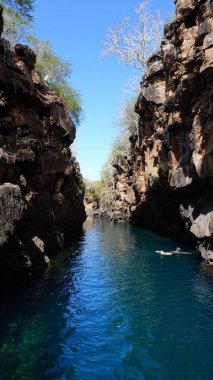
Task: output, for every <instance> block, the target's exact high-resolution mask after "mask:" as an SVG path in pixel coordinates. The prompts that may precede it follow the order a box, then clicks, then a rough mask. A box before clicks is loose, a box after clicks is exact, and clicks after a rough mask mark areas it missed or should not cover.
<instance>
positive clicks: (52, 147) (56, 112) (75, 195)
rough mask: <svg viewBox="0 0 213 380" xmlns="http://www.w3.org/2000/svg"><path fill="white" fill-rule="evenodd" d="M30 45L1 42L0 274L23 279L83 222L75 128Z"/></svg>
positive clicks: (0, 10) (41, 264) (71, 235)
mask: <svg viewBox="0 0 213 380" xmlns="http://www.w3.org/2000/svg"><path fill="white" fill-rule="evenodd" d="M1 24H3V21H2V7H0V32H1V31H2V28H1ZM35 62H36V56H35V54H34V52H33V51H32V50H31V49H30V48H29V47H28V46H25V45H21V44H17V45H15V47H14V48H13V49H11V48H10V45H9V43H8V42H7V41H6V40H4V39H3V38H0V271H1V278H2V279H3V280H4V279H7V278H11V277H20V276H22V275H23V276H24V275H25V274H26V273H28V274H29V273H32V272H33V271H34V270H37V269H42V268H44V267H46V265H47V263H48V260H49V259H48V256H50V255H51V253H52V252H53V251H55V250H57V249H59V248H63V247H64V245H66V244H68V243H69V242H70V241H72V239H73V236H74V235H75V234H76V233H77V232H78V231H79V230H80V228H81V226H82V223H83V222H84V220H85V210H84V205H83V197H84V194H83V192H84V190H83V189H84V186H83V181H82V177H81V173H80V169H79V166H78V163H77V162H76V160H75V158H74V157H73V156H72V153H71V151H70V148H69V146H70V144H72V142H73V140H74V138H75V133H76V129H75V125H74V123H73V122H72V120H71V118H70V117H69V115H68V113H67V111H66V109H65V107H64V105H63V103H62V100H61V98H60V96H59V95H58V94H57V93H56V92H54V91H52V90H51V89H50V88H49V87H48V86H47V85H46V84H45V83H44V81H43V79H42V78H41V76H40V74H39V73H38V72H37V71H36V70H35V68H34V65H35Z"/></svg>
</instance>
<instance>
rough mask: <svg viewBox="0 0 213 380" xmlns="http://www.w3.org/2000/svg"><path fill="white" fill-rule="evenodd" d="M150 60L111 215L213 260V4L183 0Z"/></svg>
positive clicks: (120, 162) (119, 167) (118, 171)
mask: <svg viewBox="0 0 213 380" xmlns="http://www.w3.org/2000/svg"><path fill="white" fill-rule="evenodd" d="M175 4H176V17H175V19H174V20H173V21H172V22H171V23H170V24H168V25H166V27H165V32H164V38H163V40H162V44H161V49H160V50H159V51H158V52H156V53H155V54H153V55H152V56H151V57H150V58H149V60H148V63H147V71H146V73H145V75H144V77H143V80H142V88H141V93H140V94H139V97H138V100H137V103H136V106H135V111H136V112H137V113H138V114H139V125H138V133H137V135H134V136H131V138H130V140H131V150H130V152H129V153H128V154H127V155H126V157H122V158H118V159H117V160H116V161H115V162H114V163H113V165H114V167H115V169H116V171H115V174H114V183H113V187H112V198H113V202H112V203H111V210H110V216H111V218H112V219H117V220H130V221H132V222H133V223H136V224H137V225H140V226H142V227H146V228H151V229H153V230H155V231H158V232H163V233H165V234H168V235H170V236H172V237H173V238H177V239H181V240H182V241H186V242H188V243H191V244H193V245H194V246H197V248H198V250H199V251H200V252H201V254H202V256H203V258H205V259H208V258H213V239H212V234H213V2H212V0H200V1H199V0H176V1H175Z"/></svg>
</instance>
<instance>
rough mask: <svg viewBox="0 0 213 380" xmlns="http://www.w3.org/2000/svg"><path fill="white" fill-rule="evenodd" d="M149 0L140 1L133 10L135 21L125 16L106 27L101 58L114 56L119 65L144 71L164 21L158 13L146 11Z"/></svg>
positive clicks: (157, 46)
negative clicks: (106, 33)
mask: <svg viewBox="0 0 213 380" xmlns="http://www.w3.org/2000/svg"><path fill="white" fill-rule="evenodd" d="M149 5H150V0H144V1H143V2H141V3H140V4H139V5H138V6H137V7H136V8H135V14H136V20H135V21H133V22H131V21H130V18H129V17H125V18H123V20H122V21H121V22H120V23H119V24H117V25H115V26H113V27H111V28H109V32H108V35H107V37H106V40H105V41H104V42H103V45H104V46H105V50H104V51H103V52H102V56H104V57H106V56H108V55H110V54H116V55H117V56H118V58H119V61H120V62H123V63H124V64H125V65H127V66H132V67H133V68H135V69H138V70H140V71H142V72H143V71H144V70H145V68H146V62H147V58H148V57H149V56H150V55H151V54H152V53H153V52H154V51H155V50H156V49H158V48H159V46H160V40H161V37H162V32H163V25H164V23H165V20H163V16H162V15H160V13H159V12H157V13H152V12H151V11H150V10H149Z"/></svg>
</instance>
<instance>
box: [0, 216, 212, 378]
mask: <svg viewBox="0 0 213 380" xmlns="http://www.w3.org/2000/svg"><path fill="white" fill-rule="evenodd" d="M175 248H176V243H173V242H171V241H170V240H169V239H168V238H165V237H161V236H158V235H155V234H153V233H151V232H149V231H143V230H140V229H138V228H135V227H133V226H128V225H115V224H113V223H108V222H105V221H94V220H92V219H89V218H88V220H87V222H86V223H85V225H84V232H83V235H82V238H81V240H80V241H79V242H78V243H76V244H75V245H73V246H72V248H71V249H69V250H68V251H67V252H64V253H62V254H61V255H60V257H59V258H57V260H55V261H54V262H53V263H52V267H51V268H50V270H49V271H47V272H46V273H45V274H44V276H43V277H42V278H41V279H39V280H37V281H35V282H34V283H33V284H31V285H28V288H27V289H24V290H23V289H22V290H16V291H15V292H14V293H13V294H11V293H10V294H8V295H6V296H5V297H4V298H2V299H1V313H0V367H1V371H0V379H5V380H7V379H25V380H26V379H35V380H37V379H44V378H45V379H61V380H62V379H63V380H64V379H77V380H79V379H91V380H94V379H107V380H108V379H127V380H128V379H146V380H147V379H148V380H149V379H150V380H152V379H153V380H155V379H162V380H167V379H168V380H170V379H171V380H181V379H184V380H185V379H193V380H194V379H195V380H196V379H197V380H198V379H199V380H200V379H202V380H203V379H211V378H212V368H211V359H212V357H213V324H212V319H213V306H212V305H213V303H212V297H213V278H212V275H213V272H212V270H211V269H207V268H206V267H205V266H204V264H203V263H201V261H200V259H199V257H198V256H196V255H175V256H160V255H158V254H156V253H155V251H156V250H159V249H160V250H161V249H162V250H165V251H167V250H174V249H175ZM182 248H183V249H187V247H182Z"/></svg>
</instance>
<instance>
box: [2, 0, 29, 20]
mask: <svg viewBox="0 0 213 380" xmlns="http://www.w3.org/2000/svg"><path fill="white" fill-rule="evenodd" d="M0 3H1V4H2V5H3V6H4V7H7V8H9V9H10V10H11V11H12V12H13V13H14V14H16V15H19V16H20V17H21V18H22V19H25V20H28V21H30V20H32V12H33V9H34V0H1V1H0Z"/></svg>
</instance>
